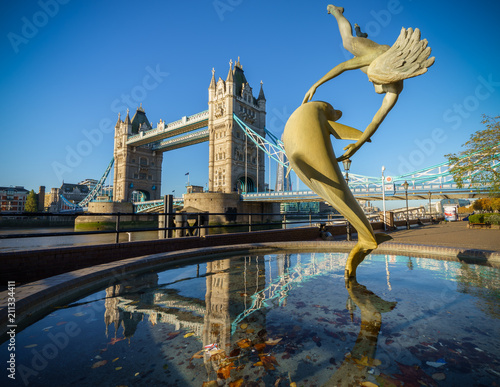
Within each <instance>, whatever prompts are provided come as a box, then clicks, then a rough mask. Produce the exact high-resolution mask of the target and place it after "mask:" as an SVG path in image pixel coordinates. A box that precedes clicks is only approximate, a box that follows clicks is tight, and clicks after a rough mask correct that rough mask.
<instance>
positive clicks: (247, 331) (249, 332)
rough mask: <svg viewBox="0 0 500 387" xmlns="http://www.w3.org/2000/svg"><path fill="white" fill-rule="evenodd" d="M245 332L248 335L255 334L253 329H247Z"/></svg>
mask: <svg viewBox="0 0 500 387" xmlns="http://www.w3.org/2000/svg"><path fill="white" fill-rule="evenodd" d="M245 332H246V333H247V334H249V335H250V334H252V333H254V332H255V329H247V330H246V331H245Z"/></svg>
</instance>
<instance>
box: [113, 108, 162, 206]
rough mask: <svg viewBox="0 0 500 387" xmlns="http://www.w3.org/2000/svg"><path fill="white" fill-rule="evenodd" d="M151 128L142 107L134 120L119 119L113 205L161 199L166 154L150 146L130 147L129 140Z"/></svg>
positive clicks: (116, 138)
mask: <svg viewBox="0 0 500 387" xmlns="http://www.w3.org/2000/svg"><path fill="white" fill-rule="evenodd" d="M150 129H151V124H150V122H149V121H148V118H147V117H146V113H145V111H144V109H143V108H142V106H140V107H139V108H137V111H136V112H135V114H134V116H133V117H132V119H130V117H129V112H128V109H127V117H125V121H122V120H121V118H120V115H118V121H117V122H116V126H115V147H114V157H115V165H114V179H113V201H115V202H129V201H132V199H133V198H132V196H133V195H132V194H133V193H134V192H135V193H136V195H134V196H135V197H134V199H136V200H141V199H143V200H158V199H160V195H161V193H160V192H161V163H162V161H163V153H161V152H156V151H154V150H152V149H151V145H149V144H147V145H141V146H137V147H136V146H128V145H127V139H128V138H129V137H130V136H134V135H140V132H142V131H145V130H150Z"/></svg>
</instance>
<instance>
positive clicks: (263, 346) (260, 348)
mask: <svg viewBox="0 0 500 387" xmlns="http://www.w3.org/2000/svg"><path fill="white" fill-rule="evenodd" d="M254 348H255V349H256V350H257V351H258V352H262V351H263V350H264V349H265V348H266V344H265V343H260V344H255V345H254Z"/></svg>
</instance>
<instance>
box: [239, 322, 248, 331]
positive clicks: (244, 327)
mask: <svg viewBox="0 0 500 387" xmlns="http://www.w3.org/2000/svg"><path fill="white" fill-rule="evenodd" d="M240 328H241V329H243V330H245V329H247V328H248V324H245V323H243V324H241V325H240Z"/></svg>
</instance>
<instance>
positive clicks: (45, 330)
mask: <svg viewBox="0 0 500 387" xmlns="http://www.w3.org/2000/svg"><path fill="white" fill-rule="evenodd" d="M50 328H54V327H53V326H52V325H51V326H50V327H45V328H43V329H42V331H44V332H48V331H49V329H50Z"/></svg>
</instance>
